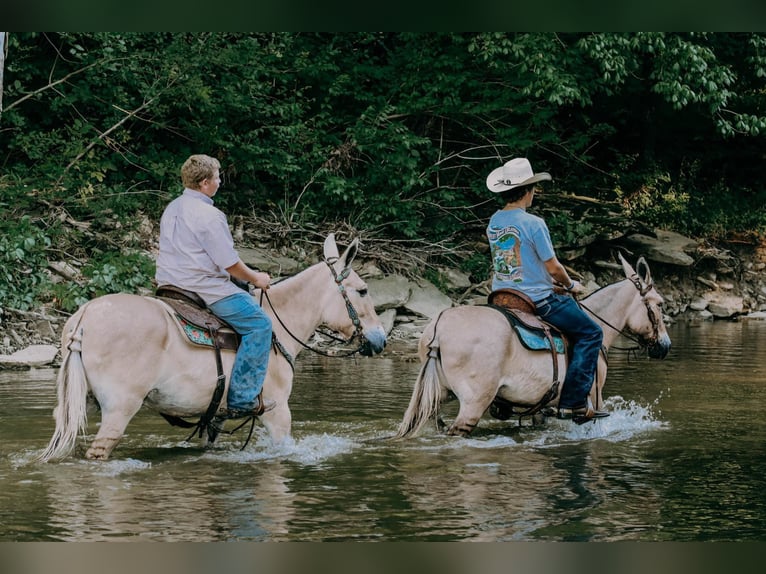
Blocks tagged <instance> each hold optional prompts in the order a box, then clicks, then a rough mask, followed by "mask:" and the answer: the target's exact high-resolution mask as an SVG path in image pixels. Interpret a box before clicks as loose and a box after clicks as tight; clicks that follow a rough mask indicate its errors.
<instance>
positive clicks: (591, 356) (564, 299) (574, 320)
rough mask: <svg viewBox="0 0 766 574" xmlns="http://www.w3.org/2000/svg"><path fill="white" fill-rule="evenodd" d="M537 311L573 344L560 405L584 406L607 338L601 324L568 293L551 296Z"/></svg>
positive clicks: (565, 406)
mask: <svg viewBox="0 0 766 574" xmlns="http://www.w3.org/2000/svg"><path fill="white" fill-rule="evenodd" d="M537 313H538V315H540V317H542V319H543V320H545V321H547V322H548V323H550V324H551V325H553V326H554V327H556V328H558V329H559V330H560V331H561V332H562V333H564V334H565V335H566V336H567V339H568V341H569V345H570V347H569V356H570V358H569V367H568V368H567V374H566V377H565V378H564V385H563V388H562V389H561V394H560V395H559V407H561V408H568V409H572V408H580V407H582V406H585V405H586V404H587V400H588V393H589V392H590V388H591V386H593V380H594V379H595V376H596V367H597V366H598V353H599V350H600V349H601V343H602V341H603V339H604V333H603V331H602V330H601V327H600V326H599V325H598V324H597V323H596V322H595V321H593V319H591V318H590V316H589V315H588V314H587V313H586V312H585V311H583V310H582V309H581V308H580V306H579V305H578V304H577V301H575V300H574V299H573V298H572V297H569V296H568V295H557V294H555V293H553V294H551V295H549V296H548V297H546V298H545V299H543V300H542V301H539V302H538V303H537Z"/></svg>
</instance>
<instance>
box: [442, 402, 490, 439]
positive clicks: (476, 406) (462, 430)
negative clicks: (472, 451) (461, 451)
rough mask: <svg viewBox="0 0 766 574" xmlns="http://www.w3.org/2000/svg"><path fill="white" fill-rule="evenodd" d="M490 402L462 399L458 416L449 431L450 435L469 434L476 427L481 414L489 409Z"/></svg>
mask: <svg viewBox="0 0 766 574" xmlns="http://www.w3.org/2000/svg"><path fill="white" fill-rule="evenodd" d="M488 406H489V402H487V403H486V404H485V403H484V402H481V401H461V402H460V410H459V411H458V413H457V417H456V418H455V420H454V421H453V422H452V425H450V427H449V430H448V431H447V434H448V435H452V436H455V435H458V436H468V435H469V434H471V433H472V432H473V429H475V428H476V425H477V424H478V423H479V419H480V418H481V415H483V414H484V411H485V410H487V407H488Z"/></svg>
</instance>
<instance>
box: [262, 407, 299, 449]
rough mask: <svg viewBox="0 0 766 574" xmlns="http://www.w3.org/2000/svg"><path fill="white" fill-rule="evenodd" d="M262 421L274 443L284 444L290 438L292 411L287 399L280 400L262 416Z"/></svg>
mask: <svg viewBox="0 0 766 574" xmlns="http://www.w3.org/2000/svg"><path fill="white" fill-rule="evenodd" d="M261 422H262V423H263V426H264V427H266V430H267V431H268V433H269V438H270V439H271V442H272V443H273V444H276V445H279V444H282V443H284V442H285V441H286V440H287V439H289V438H290V427H291V425H292V413H291V412H290V408H289V407H288V406H287V402H286V401H278V402H277V406H276V407H274V409H273V410H271V411H269V412H267V413H265V414H263V415H262V416H261Z"/></svg>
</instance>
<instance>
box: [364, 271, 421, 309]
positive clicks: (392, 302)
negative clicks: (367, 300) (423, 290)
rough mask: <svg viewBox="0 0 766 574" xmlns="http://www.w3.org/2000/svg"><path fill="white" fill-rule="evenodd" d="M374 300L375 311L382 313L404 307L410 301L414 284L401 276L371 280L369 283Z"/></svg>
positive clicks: (368, 286)
mask: <svg viewBox="0 0 766 574" xmlns="http://www.w3.org/2000/svg"><path fill="white" fill-rule="evenodd" d="M367 288H368V289H369V290H370V295H371V296H372V300H373V301H375V310H376V311H377V312H378V313H380V312H381V311H385V310H386V309H396V308H397V307H402V306H403V305H404V304H405V303H406V302H407V301H409V299H410V293H412V284H411V283H410V281H409V279H407V278H406V277H403V276H401V275H389V276H388V277H383V278H382V279H370V280H369V281H367Z"/></svg>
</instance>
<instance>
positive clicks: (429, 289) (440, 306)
mask: <svg viewBox="0 0 766 574" xmlns="http://www.w3.org/2000/svg"><path fill="white" fill-rule="evenodd" d="M450 307H452V299H450V298H449V297H447V295H445V294H444V293H442V292H441V291H439V289H438V288H437V287H436V286H435V285H434V284H433V283H430V282H428V281H425V280H422V281H421V284H420V285H413V287H412V294H411V295H410V299H409V301H407V303H405V305H404V308H405V309H407V310H408V311H412V312H413V313H417V314H418V315H422V316H424V317H428V318H430V319H433V318H434V317H436V316H437V315H438V314H439V313H441V312H442V311H443V310H444V309H448V308H450Z"/></svg>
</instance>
